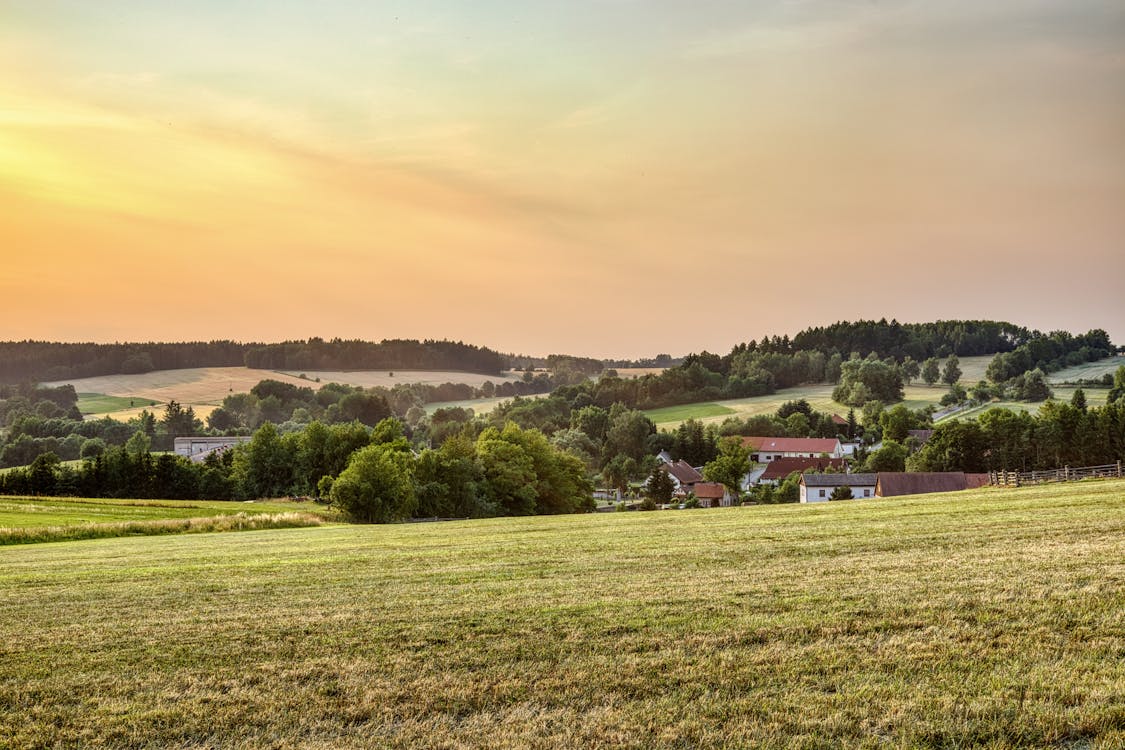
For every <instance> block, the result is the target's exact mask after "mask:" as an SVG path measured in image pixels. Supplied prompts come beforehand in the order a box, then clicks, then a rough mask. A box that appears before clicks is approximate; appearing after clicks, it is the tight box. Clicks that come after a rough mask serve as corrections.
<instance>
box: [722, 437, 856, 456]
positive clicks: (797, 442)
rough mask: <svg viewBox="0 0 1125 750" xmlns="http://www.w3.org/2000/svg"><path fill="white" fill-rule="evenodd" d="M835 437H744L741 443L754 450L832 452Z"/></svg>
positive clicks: (835, 444)
mask: <svg viewBox="0 0 1125 750" xmlns="http://www.w3.org/2000/svg"><path fill="white" fill-rule="evenodd" d="M839 443H840V441H839V440H837V439H836V438H787V437H744V438H742V444H743V445H745V446H747V447H748V448H750V449H751V450H754V451H777V452H778V453H834V452H835V451H836V447H837V445H839Z"/></svg>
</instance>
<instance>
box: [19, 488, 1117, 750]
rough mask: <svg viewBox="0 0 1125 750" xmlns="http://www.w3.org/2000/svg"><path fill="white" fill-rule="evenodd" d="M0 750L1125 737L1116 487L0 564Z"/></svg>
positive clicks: (214, 541)
mask: <svg viewBox="0 0 1125 750" xmlns="http://www.w3.org/2000/svg"><path fill="white" fill-rule="evenodd" d="M0 563H2V564H0V614H2V617H0V746H5V747H42V746H46V747H53V746H60V747H190V748H201V747H272V748H330V747H419V748H421V747H426V748H470V747H489V748H517V747H531V748H554V747H614V748H618V747H620V748H649V747H662V748H663V747H667V748H693V747H786V748H790V747H792V748H830V747H950V748H952V747H990V748H1008V747H1060V748H1063V747H1066V748H1079V747H1090V748H1111V747H1122V746H1123V744H1125V483H1122V482H1119V481H1103V482H1092V483H1090V482H1084V483H1077V484H1074V485H1069V486H1045V487H1032V488H1023V489H1019V490H1000V489H985V490H979V491H975V492H971V493H955V494H949V495H935V496H928V497H916V498H892V499H886V500H883V499H879V500H872V501H856V502H850V503H847V502H845V503H831V504H823V505H818V506H774V507H757V508H733V509H721V510H709V511H684V512H665V513H617V514H604V515H602V514H597V515H585V516H563V517H550V518H544V517H539V518H518V519H510V518H509V519H490V520H480V521H465V522H453V523H441V524H403V525H395V526H382V527H375V526H324V527H320V528H302V529H285V530H265V531H250V532H245V533H238V534H200V535H186V536H166V537H151V538H123V539H102V540H93V541H82V542H72V543H66V544H44V545H25V546H13V547H7V548H2V549H0Z"/></svg>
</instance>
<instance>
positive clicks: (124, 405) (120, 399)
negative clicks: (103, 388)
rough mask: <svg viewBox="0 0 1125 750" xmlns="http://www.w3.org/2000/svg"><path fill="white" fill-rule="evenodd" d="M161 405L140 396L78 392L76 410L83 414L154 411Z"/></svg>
mask: <svg viewBox="0 0 1125 750" xmlns="http://www.w3.org/2000/svg"><path fill="white" fill-rule="evenodd" d="M160 406H161V404H160V403H159V402H157V401H153V400H152V399H147V398H141V397H140V396H107V395H105V394H104V393H79V394H78V411H80V412H82V413H83V414H97V415H99V416H100V415H102V414H111V413H113V412H119V411H125V410H135V409H148V410H149V411H155V410H156V409H158V408H159V407H160Z"/></svg>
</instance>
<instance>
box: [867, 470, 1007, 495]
mask: <svg viewBox="0 0 1125 750" xmlns="http://www.w3.org/2000/svg"><path fill="white" fill-rule="evenodd" d="M985 484H988V475H987V474H966V473H965V472H963V471H915V472H905V471H900V472H882V473H881V474H879V482H878V484H877V485H876V487H875V494H876V495H877V496H879V497H898V496H899V495H924V494H927V493H930V492H957V491H958V490H967V489H972V488H975V487H982V486H984V485H985Z"/></svg>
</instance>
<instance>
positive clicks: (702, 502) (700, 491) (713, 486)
mask: <svg viewBox="0 0 1125 750" xmlns="http://www.w3.org/2000/svg"><path fill="white" fill-rule="evenodd" d="M694 492H695V499H696V500H698V501H699V506H700V507H701V508H727V507H730V505H731V504H732V503H733V499H732V498H731V496H730V490H728V489H727V488H726V486H725V485H723V484H720V483H719V482H698V483H697V484H696V485H695V489H694Z"/></svg>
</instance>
